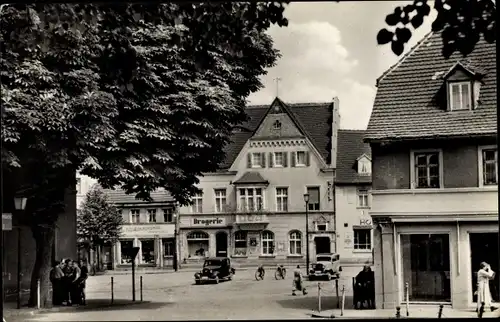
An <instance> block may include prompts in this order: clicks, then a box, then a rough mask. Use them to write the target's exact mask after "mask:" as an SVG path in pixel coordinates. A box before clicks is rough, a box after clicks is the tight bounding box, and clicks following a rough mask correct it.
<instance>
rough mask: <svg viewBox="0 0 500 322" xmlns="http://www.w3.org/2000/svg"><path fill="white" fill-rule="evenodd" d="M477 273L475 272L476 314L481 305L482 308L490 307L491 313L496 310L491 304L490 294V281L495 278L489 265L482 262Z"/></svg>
mask: <svg viewBox="0 0 500 322" xmlns="http://www.w3.org/2000/svg"><path fill="white" fill-rule="evenodd" d="M479 267H480V268H479V271H477V292H476V293H477V308H476V312H479V309H480V308H481V305H482V303H484V307H488V306H489V307H490V310H491V311H492V312H493V311H495V310H496V309H497V308H496V307H494V306H493V305H492V303H491V292H490V280H492V279H494V278H495V272H494V271H493V270H492V269H491V266H490V264H488V263H486V262H482V263H481V264H479Z"/></svg>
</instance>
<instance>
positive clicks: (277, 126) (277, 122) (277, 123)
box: [273, 120, 281, 130]
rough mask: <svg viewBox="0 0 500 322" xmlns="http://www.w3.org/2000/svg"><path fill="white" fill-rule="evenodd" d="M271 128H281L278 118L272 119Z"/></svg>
mask: <svg viewBox="0 0 500 322" xmlns="http://www.w3.org/2000/svg"><path fill="white" fill-rule="evenodd" d="M273 129H274V130H281V122H280V121H278V120H276V121H274V123H273Z"/></svg>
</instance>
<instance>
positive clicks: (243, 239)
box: [234, 230, 247, 256]
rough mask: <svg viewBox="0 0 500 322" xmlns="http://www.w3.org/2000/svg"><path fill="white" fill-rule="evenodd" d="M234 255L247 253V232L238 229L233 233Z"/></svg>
mask: <svg viewBox="0 0 500 322" xmlns="http://www.w3.org/2000/svg"><path fill="white" fill-rule="evenodd" d="M234 255H235V256H246V255H247V232H246V231H242V230H239V231H237V232H235V233H234Z"/></svg>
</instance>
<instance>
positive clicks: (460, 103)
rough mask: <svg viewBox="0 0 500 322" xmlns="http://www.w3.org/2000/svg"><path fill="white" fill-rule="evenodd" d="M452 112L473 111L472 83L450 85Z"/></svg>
mask: <svg viewBox="0 0 500 322" xmlns="http://www.w3.org/2000/svg"><path fill="white" fill-rule="evenodd" d="M448 90H449V95H450V97H449V100H450V110H452V111H456V110H470V109H471V101H472V94H471V83H470V82H460V83H450V84H448Z"/></svg>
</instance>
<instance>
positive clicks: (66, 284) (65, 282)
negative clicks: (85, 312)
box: [62, 259, 73, 305]
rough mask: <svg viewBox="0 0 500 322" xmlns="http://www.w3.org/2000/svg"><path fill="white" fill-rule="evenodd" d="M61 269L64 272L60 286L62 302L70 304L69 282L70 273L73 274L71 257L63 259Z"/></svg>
mask: <svg viewBox="0 0 500 322" xmlns="http://www.w3.org/2000/svg"><path fill="white" fill-rule="evenodd" d="M62 271H63V273H64V277H63V283H62V285H63V287H62V293H63V294H62V301H63V304H66V305H71V300H72V299H71V294H70V292H71V284H72V283H71V282H72V279H71V277H72V275H73V267H72V265H71V259H65V260H64V264H63V267H62Z"/></svg>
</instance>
